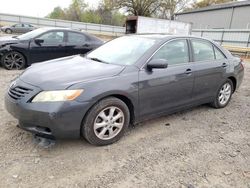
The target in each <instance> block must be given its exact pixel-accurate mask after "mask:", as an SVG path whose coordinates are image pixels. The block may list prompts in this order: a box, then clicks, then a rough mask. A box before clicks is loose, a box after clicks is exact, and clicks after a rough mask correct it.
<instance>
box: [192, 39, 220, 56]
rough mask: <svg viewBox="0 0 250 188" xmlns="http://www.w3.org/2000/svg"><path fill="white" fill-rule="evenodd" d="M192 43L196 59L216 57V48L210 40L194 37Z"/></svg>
mask: <svg viewBox="0 0 250 188" xmlns="http://www.w3.org/2000/svg"><path fill="white" fill-rule="evenodd" d="M191 43H192V47H193V51H194V61H207V60H214V59H215V56H214V49H213V46H212V44H211V43H210V42H208V41H205V40H201V39H197V40H196V39H192V40H191Z"/></svg>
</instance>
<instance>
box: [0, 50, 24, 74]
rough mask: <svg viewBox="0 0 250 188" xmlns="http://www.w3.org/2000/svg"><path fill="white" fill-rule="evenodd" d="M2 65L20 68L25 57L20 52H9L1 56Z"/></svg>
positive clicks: (8, 67)
mask: <svg viewBox="0 0 250 188" xmlns="http://www.w3.org/2000/svg"><path fill="white" fill-rule="evenodd" d="M3 64H4V66H5V67H6V68H7V69H9V70H12V69H18V70H19V69H22V68H23V67H24V65H25V59H24V57H23V55H22V54H20V53H18V52H10V53H9V54H7V55H5V56H4V58H3Z"/></svg>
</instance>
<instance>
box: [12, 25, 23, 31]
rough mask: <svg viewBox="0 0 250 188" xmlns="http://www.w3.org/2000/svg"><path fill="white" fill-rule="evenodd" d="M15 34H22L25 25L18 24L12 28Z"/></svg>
mask: <svg viewBox="0 0 250 188" xmlns="http://www.w3.org/2000/svg"><path fill="white" fill-rule="evenodd" d="M12 28H13V32H14V33H21V32H22V29H23V24H16V25H13V26H12Z"/></svg>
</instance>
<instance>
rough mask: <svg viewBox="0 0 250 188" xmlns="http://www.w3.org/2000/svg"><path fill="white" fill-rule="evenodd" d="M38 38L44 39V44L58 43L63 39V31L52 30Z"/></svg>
mask: <svg viewBox="0 0 250 188" xmlns="http://www.w3.org/2000/svg"><path fill="white" fill-rule="evenodd" d="M39 39H42V40H44V43H45V44H60V43H62V42H63V39H64V32H63V31H53V32H48V33H45V34H43V35H42V36H40V37H39Z"/></svg>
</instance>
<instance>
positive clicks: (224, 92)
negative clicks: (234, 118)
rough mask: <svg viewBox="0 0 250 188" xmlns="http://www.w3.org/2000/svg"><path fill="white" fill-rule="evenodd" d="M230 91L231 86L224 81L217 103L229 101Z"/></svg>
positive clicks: (222, 103) (223, 103)
mask: <svg viewBox="0 0 250 188" xmlns="http://www.w3.org/2000/svg"><path fill="white" fill-rule="evenodd" d="M231 93H232V87H231V85H230V84H229V83H228V82H226V83H225V84H224V85H223V86H222V87H221V89H220V92H219V96H218V101H219V103H220V104H221V105H225V104H226V103H227V102H228V101H229V99H230V96H231Z"/></svg>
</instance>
